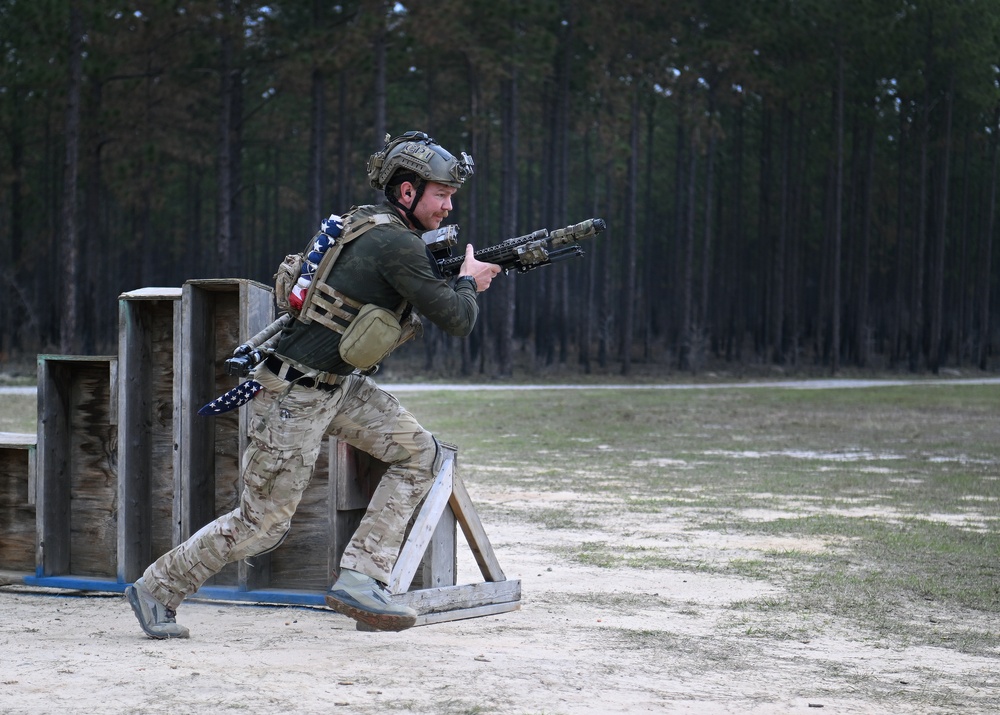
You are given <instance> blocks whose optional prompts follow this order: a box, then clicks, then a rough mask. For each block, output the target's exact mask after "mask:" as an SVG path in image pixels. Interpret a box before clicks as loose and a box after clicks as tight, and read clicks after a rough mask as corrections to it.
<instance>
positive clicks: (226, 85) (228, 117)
mask: <svg viewBox="0 0 1000 715" xmlns="http://www.w3.org/2000/svg"><path fill="white" fill-rule="evenodd" d="M222 6H223V14H222V22H223V27H222V36H221V38H220V57H219V100H220V106H219V147H218V152H217V154H216V181H217V184H218V188H217V190H216V200H215V201H216V203H215V214H216V221H215V224H216V226H215V230H216V241H217V245H216V251H217V265H216V271H215V275H221V276H231V275H232V274H233V273H234V270H233V265H234V260H233V251H234V249H235V247H234V238H233V206H232V200H233V189H234V187H233V140H232V134H231V133H232V125H233V112H234V103H235V93H236V87H235V72H234V70H233V67H232V65H233V38H232V35H231V33H230V29H229V19H230V16H231V15H232V12H233V2H232V0H224V2H223V3H222Z"/></svg>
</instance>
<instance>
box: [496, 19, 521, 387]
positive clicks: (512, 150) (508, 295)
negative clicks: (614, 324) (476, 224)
mask: <svg viewBox="0 0 1000 715" xmlns="http://www.w3.org/2000/svg"><path fill="white" fill-rule="evenodd" d="M512 24H513V23H512ZM512 29H513V28H512ZM508 72H509V78H508V79H507V80H506V81H505V82H504V83H503V94H502V97H503V107H502V110H501V111H502V117H501V121H502V123H503V136H502V137H501V140H500V142H501V153H502V156H503V159H502V165H501V169H500V171H501V179H500V187H501V188H500V196H501V204H500V236H501V237H502V238H511V237H513V236H515V235H517V234H516V232H517V192H518V176H517V150H518V117H517V112H518V86H517V68H516V67H515V66H514V63H513V62H511V63H510V64H509V65H508ZM516 275H517V273H516V272H512V273H510V274H509V275H507V276H498V278H499V279H500V280H498V281H497V283H498V284H499V285H497V288H498V289H499V290H498V291H497V299H496V300H495V301H494V304H495V305H496V308H497V310H496V313H497V316H498V323H499V324H498V326H497V330H496V340H497V373H498V374H499V375H500V376H501V377H510V376H511V375H512V374H513V372H514V354H513V352H514V350H513V349H514V314H515V309H516V307H517V282H516V281H515V276H516Z"/></svg>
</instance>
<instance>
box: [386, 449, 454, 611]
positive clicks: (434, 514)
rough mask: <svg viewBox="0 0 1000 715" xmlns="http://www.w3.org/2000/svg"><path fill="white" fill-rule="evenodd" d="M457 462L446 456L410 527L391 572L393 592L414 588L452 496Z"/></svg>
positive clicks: (390, 591) (390, 579)
mask: <svg viewBox="0 0 1000 715" xmlns="http://www.w3.org/2000/svg"><path fill="white" fill-rule="evenodd" d="M454 464H455V460H454V458H451V457H449V458H448V459H446V460H445V462H444V464H443V465H442V466H441V469H440V470H439V471H438V474H437V477H436V478H435V479H434V483H433V484H432V485H431V488H430V489H429V490H428V492H427V496H426V498H425V499H424V503H423V506H421V507H420V510H419V511H418V512H417V516H416V518H415V519H414V521H413V524H412V526H411V528H410V534H409V536H408V537H407V539H406V541H405V543H404V544H403V547H402V548H401V549H400V552H399V558H397V559H396V565H395V566H394V567H393V569H392V573H391V574H390V575H389V583H388V584H386V586H387V588H388V590H389V593H401V592H403V591H406V590H407V589H408V588H409V587H410V583H411V582H412V581H413V575H414V574H415V573H416V572H417V569H418V568H419V567H420V563H421V560H422V559H423V556H424V552H425V551H426V550H427V545H428V544H429V543H430V541H431V537H432V536H433V535H434V530H435V529H436V528H437V525H438V521H439V520H440V518H441V514H442V513H443V512H444V510H445V507H447V506H448V500H449V499H450V498H451V490H452V478H453V467H454Z"/></svg>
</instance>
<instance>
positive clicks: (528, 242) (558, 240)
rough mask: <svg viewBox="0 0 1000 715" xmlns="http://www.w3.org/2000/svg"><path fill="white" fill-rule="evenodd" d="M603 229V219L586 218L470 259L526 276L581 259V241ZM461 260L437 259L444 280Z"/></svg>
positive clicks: (483, 251) (485, 250)
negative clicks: (572, 259)
mask: <svg viewBox="0 0 1000 715" xmlns="http://www.w3.org/2000/svg"><path fill="white" fill-rule="evenodd" d="M605 228H607V224H605V223H604V219H601V218H589V219H587V220H586V221H581V222H580V223H578V224H574V225H572V226H566V227H565V228H558V229H556V230H555V231H551V232H550V231H549V230H548V229H544V228H541V229H538V230H537V231H534V232H533V233H529V234H527V235H525V236H518V237H517V238H508V239H507V240H506V241H502V242H500V243H498V244H496V245H495V246H488V247H486V248H482V249H480V250H478V251H475V252H474V253H473V254H472V255H473V256H475V258H476V260H479V261H483V262H485V263H494V264H496V265H498V266H500V268H501V269H502V270H503V271H504V273H507V272H509V271H517V272H518V273H527V272H528V271H532V270H534V269H536V268H541V267H542V266H548V265H550V264H552V263H556V262H558V261H563V260H565V259H567V258H573V257H574V256H582V255H584V250H583V247H582V246H580V241H581V240H582V239H584V238H589V237H591V236H596V235H597V234H599V233H601V232H602V231H604V229H605ZM426 240H427V239H426V238H425V241H426ZM428 243H429V242H428ZM450 245H454V244H453V243H452V244H450ZM441 247H442V246H441V245H440V244H438V245H437V246H434V247H432V250H433V249H434V248H437V249H440V248H441ZM464 260H465V256H454V257H451V258H439V259H437V265H438V268H439V269H440V270H441V273H443V274H444V275H445V276H457V275H458V272H459V270H461V268H462V262H463V261H464Z"/></svg>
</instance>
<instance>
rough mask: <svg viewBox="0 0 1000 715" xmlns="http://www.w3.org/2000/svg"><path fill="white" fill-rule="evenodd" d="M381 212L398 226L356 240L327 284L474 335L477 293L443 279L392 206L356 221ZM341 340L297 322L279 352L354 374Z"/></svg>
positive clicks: (370, 209)
mask: <svg viewBox="0 0 1000 715" xmlns="http://www.w3.org/2000/svg"><path fill="white" fill-rule="evenodd" d="M378 213H382V214H389V215H391V216H393V217H394V219H395V220H394V221H392V222H389V223H384V224H379V225H377V226H375V227H373V228H371V229H369V230H368V231H366V232H365V233H364V234H363V235H361V236H359V237H358V238H356V239H354V240H353V241H351V242H350V243H348V244H347V245H346V246H344V249H343V251H342V252H341V254H340V256H338V257H337V261H336V263H334V265H333V268H332V270H331V271H330V275H329V276H327V280H326V282H327V283H328V284H329V285H330V286H332V287H333V288H336V289H337V290H338V291H340V292H341V293H343V294H345V295H347V296H349V297H351V298H353V299H354V300H357V301H360V302H361V303H374V304H375V305H378V306H381V307H383V308H387V309H388V310H393V311H394V310H396V309H397V308H399V306H400V304H401V303H402V301H404V300H405V301H406V302H407V303H409V304H410V305H411V306H413V309H414V310H416V311H417V312H418V313H420V314H421V315H423V316H425V317H426V318H428V319H429V320H430V321H431V322H432V323H434V324H435V325H437V326H438V327H439V328H441V329H442V330H444V331H445V332H446V333H448V334H449V335H456V336H465V335H468V334H469V333H471V332H472V328H473V326H475V324H476V318H477V317H478V316H479V306H478V304H477V303H476V290H475V288H474V287H473V286H472V285H471V283H470V282H469V281H459V282H458V284H457V285H456V286H455V287H454V288H452V287H451V286H450V285H448V283H447V282H446V281H445V280H444V279H443V278H442V277H441V276H440V274H439V273H438V271H437V265H436V264H435V263H434V262H433V258H432V257H431V255H430V253H429V252H428V251H427V248H426V246H425V245H424V241H423V239H422V238H421V236H420V234H419V233H417V232H416V231H413V230H411V229H409V228H407V227H406V225H405V224H404V223H403V220H402V218H400V216H399V213H398V212H397V211H396V209H395V208H393V207H392V206H391V205H390V204H387V203H383V204H381V205H379V206H361V207H360V208H358V209H357V210H356V212H355V214H354V216H355V217H356V218H355V220H358V219H361V220H363V219H365V218H367V217H369V216H372V215H375V214H378ZM339 346H340V335H339V334H338V333H336V332H334V331H332V330H330V329H328V328H325V327H323V326H322V325H320V324H319V323H316V322H311V323H308V324H306V323H302V322H301V321H299V320H294V321H292V323H291V325H290V326H289V327H288V328H286V330H285V334H284V335H283V336H282V338H281V340H280V342H279V343H278V346H277V349H276V350H275V352H276V353H277V354H278V355H279V356H282V357H286V358H288V359H290V360H294V361H295V362H297V363H300V364H301V365H305V366H307V367H311V368H315V369H317V370H320V371H323V372H335V373H338V374H341V375H346V374H348V373H350V372H352V371H353V370H354V368H353V367H351V366H350V365H348V364H347V363H345V362H344V361H343V360H342V359H341V358H340V352H339V349H338V348H339Z"/></svg>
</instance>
